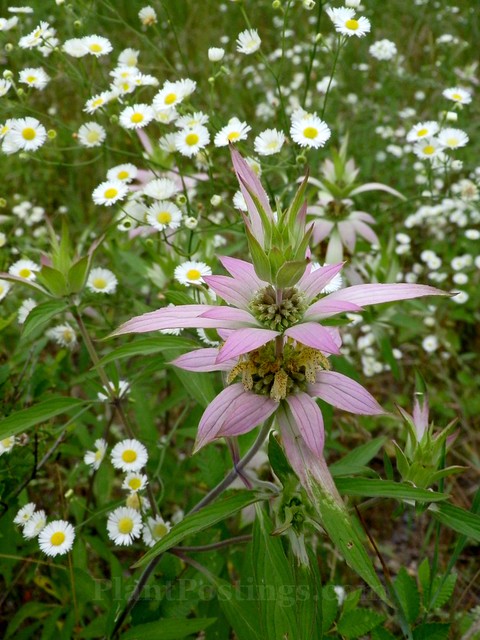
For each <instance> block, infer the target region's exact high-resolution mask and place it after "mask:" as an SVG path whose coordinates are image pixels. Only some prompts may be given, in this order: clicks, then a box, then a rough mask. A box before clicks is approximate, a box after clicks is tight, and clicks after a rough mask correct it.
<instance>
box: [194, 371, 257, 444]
mask: <svg viewBox="0 0 480 640" xmlns="http://www.w3.org/2000/svg"><path fill="white" fill-rule="evenodd" d="M245 394H246V391H245V389H244V388H243V384H241V383H240V382H237V383H236V384H232V385H231V386H229V387H227V388H226V389H224V390H223V391H222V392H221V393H219V394H218V396H217V397H216V398H215V399H214V400H213V401H212V402H211V403H210V404H209V405H208V407H207V408H206V409H205V411H204V413H203V416H202V417H201V419H200V423H199V425H198V433H197V439H196V441H195V447H194V452H196V451H198V450H199V449H201V448H202V447H203V446H204V445H205V444H207V443H208V442H211V441H212V440H214V439H215V438H216V437H217V433H218V431H219V430H220V429H221V427H222V426H223V417H224V415H225V413H226V412H227V411H228V409H229V407H230V406H231V404H232V402H234V401H235V400H236V399H237V398H238V397H240V396H242V395H245Z"/></svg>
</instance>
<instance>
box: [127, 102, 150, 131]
mask: <svg viewBox="0 0 480 640" xmlns="http://www.w3.org/2000/svg"><path fill="white" fill-rule="evenodd" d="M154 117H155V112H154V110H153V109H152V107H150V106H149V105H148V104H134V105H133V106H132V107H127V108H126V109H124V110H123V111H122V113H121V114H120V118H119V122H120V125H121V126H122V127H123V128H124V129H141V128H142V127H146V126H147V124H149V122H151V121H152V120H153V118H154Z"/></svg>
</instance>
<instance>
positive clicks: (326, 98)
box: [320, 37, 344, 120]
mask: <svg viewBox="0 0 480 640" xmlns="http://www.w3.org/2000/svg"><path fill="white" fill-rule="evenodd" d="M343 44H344V41H342V38H341V37H339V38H338V43H337V49H336V51H335V58H334V59H333V67H332V72H331V74H330V78H329V80H328V86H327V90H326V91H325V99H324V101H323V107H322V114H321V116H320V117H321V118H322V120H323V116H324V115H325V109H326V108H327V100H328V96H329V93H330V87H331V86H332V82H333V77H334V75H335V70H336V68H337V62H338V58H339V56H340V51H341V49H342V47H343Z"/></svg>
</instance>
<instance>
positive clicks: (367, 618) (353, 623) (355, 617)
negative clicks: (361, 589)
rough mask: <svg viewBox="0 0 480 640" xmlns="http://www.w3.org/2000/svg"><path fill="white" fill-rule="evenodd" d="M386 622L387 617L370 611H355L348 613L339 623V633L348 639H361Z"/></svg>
mask: <svg viewBox="0 0 480 640" xmlns="http://www.w3.org/2000/svg"><path fill="white" fill-rule="evenodd" d="M384 620H385V616H383V615H382V614H380V613H377V612H376V611H372V610H370V609H355V611H347V613H344V614H343V615H342V617H341V618H340V620H339V621H338V625H337V629H338V632H339V633H340V634H341V635H342V636H344V637H345V638H347V640H348V639H349V638H359V637H360V636H363V635H365V634H366V633H368V632H369V631H372V629H375V627H378V626H379V625H380V624H382V622H383V621H384Z"/></svg>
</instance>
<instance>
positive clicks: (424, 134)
mask: <svg viewBox="0 0 480 640" xmlns="http://www.w3.org/2000/svg"><path fill="white" fill-rule="evenodd" d="M439 129H440V127H439V126H438V122H435V121H434V120H428V121H427V122H419V123H418V124H416V125H414V126H413V127H412V128H411V129H410V131H409V132H408V133H407V142H416V141H417V140H421V139H422V138H431V137H433V136H434V135H436V134H437V133H438V131H439Z"/></svg>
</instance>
